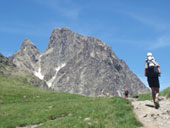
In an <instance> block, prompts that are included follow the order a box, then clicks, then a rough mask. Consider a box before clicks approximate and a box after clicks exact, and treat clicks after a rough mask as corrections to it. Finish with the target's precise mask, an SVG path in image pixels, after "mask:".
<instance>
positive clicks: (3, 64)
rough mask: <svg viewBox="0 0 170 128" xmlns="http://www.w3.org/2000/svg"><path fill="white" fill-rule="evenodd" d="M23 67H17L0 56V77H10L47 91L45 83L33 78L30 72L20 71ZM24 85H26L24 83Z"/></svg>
mask: <svg viewBox="0 0 170 128" xmlns="http://www.w3.org/2000/svg"><path fill="white" fill-rule="evenodd" d="M22 68H23V67H21V68H19V67H17V66H16V65H15V64H14V63H13V62H12V61H11V59H9V58H6V57H4V56H3V55H2V54H0V75H2V76H5V77H12V78H13V79H14V78H16V79H20V80H21V81H23V82H27V83H29V84H31V85H32V86H36V87H39V88H42V89H48V86H47V84H46V82H45V81H43V80H40V79H39V78H37V77H35V76H34V75H33V73H32V72H31V71H29V72H28V70H22ZM24 84H26V83H24Z"/></svg>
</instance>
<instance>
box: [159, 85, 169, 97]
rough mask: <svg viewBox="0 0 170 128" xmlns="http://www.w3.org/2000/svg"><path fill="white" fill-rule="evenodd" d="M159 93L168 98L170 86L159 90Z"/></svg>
mask: <svg viewBox="0 0 170 128" xmlns="http://www.w3.org/2000/svg"><path fill="white" fill-rule="evenodd" d="M161 95H162V96H166V97H167V98H170V87H169V88H167V89H165V90H163V91H162V92H161Z"/></svg>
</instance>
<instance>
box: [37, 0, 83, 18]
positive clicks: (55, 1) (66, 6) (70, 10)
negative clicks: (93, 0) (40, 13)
mask: <svg viewBox="0 0 170 128" xmlns="http://www.w3.org/2000/svg"><path fill="white" fill-rule="evenodd" d="M36 2H37V3H38V4H41V5H43V6H46V7H48V8H50V9H52V10H54V12H55V11H56V12H58V13H59V14H60V15H61V16H65V17H67V18H69V19H71V20H77V19H78V17H79V15H80V12H81V8H80V7H79V6H76V5H75V4H74V2H73V1H72V0H48V1H45V0H36Z"/></svg>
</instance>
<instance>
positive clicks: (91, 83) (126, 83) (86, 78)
mask: <svg viewBox="0 0 170 128" xmlns="http://www.w3.org/2000/svg"><path fill="white" fill-rule="evenodd" d="M26 42H28V43H29V44H32V43H30V41H29V40H28V39H26V40H24V42H23V44H22V45H24V44H26ZM22 45H21V46H22ZM24 46H25V45H24ZM26 46H27V45H26ZM27 47H28V48H27ZM27 47H26V50H25V49H23V48H22V47H21V48H20V49H19V50H18V51H17V52H16V53H15V54H14V56H13V59H12V60H13V62H14V64H16V65H17V66H19V67H21V68H22V69H24V70H28V71H29V72H32V73H34V75H36V76H37V77H39V78H40V79H42V80H45V81H46V83H47V85H48V87H49V88H50V89H53V90H55V91H58V92H69V93H75V94H82V95H87V96H105V95H106V94H107V95H109V96H115V95H119V92H120V91H121V90H122V89H124V88H126V89H128V90H129V91H130V94H135V93H145V92H149V90H148V88H146V87H145V85H144V84H143V83H142V82H141V81H140V79H139V78H137V76H136V75H135V74H134V73H133V72H132V71H130V69H129V67H128V66H127V65H126V63H125V62H124V61H123V60H121V59H119V58H118V57H117V56H116V54H115V53H114V52H113V51H112V48H111V47H109V46H107V45H106V44H105V43H103V42H102V41H101V40H99V39H97V38H95V37H86V36H83V35H80V34H78V33H75V32H72V31H71V30H70V29H69V28H57V29H54V30H53V32H52V34H51V36H50V41H49V44H48V48H47V49H46V50H45V52H43V53H40V52H39V50H38V49H37V48H36V46H35V45H31V46H30V45H28V46H27ZM24 50H25V51H24ZM23 51H24V53H22V52H23Z"/></svg>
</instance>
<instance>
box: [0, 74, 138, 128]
mask: <svg viewBox="0 0 170 128" xmlns="http://www.w3.org/2000/svg"><path fill="white" fill-rule="evenodd" d="M85 118H90V120H88V121H84V120H85ZM39 123H43V125H41V126H39V127H42V128H48V127H49V128H56V127H59V128H70V127H72V128H80V127H83V128H135V127H137V126H141V123H140V122H139V121H137V120H136V118H135V116H134V114H133V113H132V106H131V104H130V102H129V101H128V100H126V99H123V98H119V97H114V98H90V97H85V96H80V95H72V94H67V93H56V92H53V91H46V90H41V89H39V88H36V87H32V86H30V85H29V84H28V83H27V82H26V81H24V80H23V79H22V78H6V77H4V76H2V75H0V128H15V127H16V126H26V125H31V124H39Z"/></svg>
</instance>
